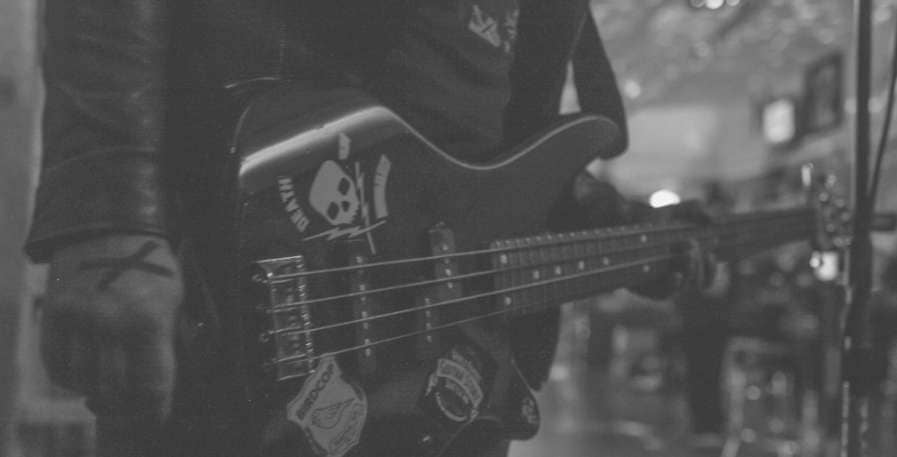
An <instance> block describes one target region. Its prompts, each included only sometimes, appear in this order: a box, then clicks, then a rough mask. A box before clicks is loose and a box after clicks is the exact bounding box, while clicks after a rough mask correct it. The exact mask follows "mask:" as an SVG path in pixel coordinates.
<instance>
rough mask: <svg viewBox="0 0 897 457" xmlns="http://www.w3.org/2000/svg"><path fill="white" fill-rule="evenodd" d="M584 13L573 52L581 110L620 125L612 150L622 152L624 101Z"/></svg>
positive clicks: (592, 23)
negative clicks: (617, 139) (616, 140)
mask: <svg viewBox="0 0 897 457" xmlns="http://www.w3.org/2000/svg"><path fill="white" fill-rule="evenodd" d="M585 16H586V17H585V20H584V22H583V24H582V29H581V30H580V33H579V41H577V43H576V47H575V49H574V51H573V57H572V62H573V82H574V84H575V85H576V93H577V95H578V97H579V105H580V108H581V109H582V111H583V112H586V113H594V114H600V115H602V116H606V117H608V118H610V119H612V120H614V121H615V122H616V123H617V125H618V126H619V127H620V133H621V135H620V140H619V144H618V145H617V147H616V148H613V149H611V150H613V151H616V153H617V154H621V153H622V152H623V151H624V150H625V149H626V145H627V142H628V132H627V128H626V114H625V113H624V109H623V100H622V97H621V96H620V90H619V89H618V88H617V81H616V78H615V76H614V72H613V68H612V67H611V64H610V61H609V60H608V58H607V52H606V51H605V50H604V43H603V42H602V41H601V35H599V34H598V26H597V25H596V24H595V16H594V15H593V14H592V11H591V9H588V10H587V11H586V14H585ZM602 158H605V159H606V158H609V157H602Z"/></svg>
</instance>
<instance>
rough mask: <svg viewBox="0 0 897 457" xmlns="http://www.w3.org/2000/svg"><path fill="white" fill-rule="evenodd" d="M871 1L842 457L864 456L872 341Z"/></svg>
mask: <svg viewBox="0 0 897 457" xmlns="http://www.w3.org/2000/svg"><path fill="white" fill-rule="evenodd" d="M871 15H872V0H857V2H856V124H855V132H854V133H855V143H854V145H855V161H854V170H853V171H854V177H853V199H854V205H853V208H854V214H853V241H852V243H851V246H850V252H849V257H848V260H849V262H848V267H847V268H848V270H847V275H848V276H847V277H848V285H847V290H846V293H847V297H846V298H847V300H846V301H847V304H848V313H847V320H846V321H845V327H844V340H843V343H842V344H843V346H842V349H843V355H842V357H843V359H842V360H843V364H842V367H843V378H842V384H841V395H842V404H841V414H842V417H841V419H842V421H843V422H842V423H841V457H866V456H868V449H867V441H866V432H867V431H868V428H869V427H868V425H869V394H870V390H871V387H872V386H871V383H870V380H869V373H870V365H871V354H872V338H871V336H872V335H871V321H870V310H869V295H870V287H871V274H872V244H871V241H870V238H869V230H870V223H871V214H872V207H871V206H872V202H870V201H869V199H868V192H869V142H870V137H869V92H870V90H869V89H870V88H869V86H870V81H871V78H870V66H871V58H870V57H871V50H872V39H871V36H872V33H871V32H872V21H871Z"/></svg>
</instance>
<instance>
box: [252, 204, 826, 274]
mask: <svg viewBox="0 0 897 457" xmlns="http://www.w3.org/2000/svg"><path fill="white" fill-rule="evenodd" d="M810 211H812V209H810V208H801V209H790V210H776V211H766V212H762V213H752V214H743V215H737V217H731V218H728V219H724V220H722V221H720V222H719V223H717V224H714V226H713V227H714V228H716V229H736V228H739V227H737V225H740V224H745V223H759V222H763V221H764V220H765V219H772V218H782V219H790V218H794V219H797V218H801V219H803V218H804V217H806V216H807V214H806V213H807V212H810ZM704 229H705V228H704V227H702V226H700V225H696V224H681V223H679V224H676V223H670V224H665V223H662V224H650V225H647V224H636V225H626V226H620V227H608V228H601V229H595V230H591V231H589V230H586V231H579V232H571V234H565V233H561V234H552V233H545V234H543V235H536V236H532V237H523V238H511V239H507V240H501V241H508V242H513V241H519V240H527V239H528V240H533V239H535V238H538V237H539V236H542V237H546V238H549V239H550V238H551V237H555V238H559V239H556V240H554V241H549V242H547V243H546V242H543V243H542V244H536V245H518V246H508V247H495V248H487V249H478V250H472V251H460V252H452V253H445V254H440V255H433V256H425V257H415V258H406V259H396V260H387V261H380V262H373V263H363V264H358V265H350V266H344V267H333V268H325V269H318V270H308V271H298V272H290V273H282V274H275V275H273V280H275V281H277V280H283V281H286V280H289V279H292V278H296V277H303V276H314V275H322V274H332V273H340V272H350V271H356V270H363V269H370V268H375V267H386V266H395V265H401V264H407V263H415V262H425V261H432V260H443V259H450V258H457V257H469V256H476V255H483V254H492V253H501V252H513V251H517V250H521V249H527V248H531V247H534V246H556V245H560V244H567V243H577V242H583V241H605V240H611V239H615V238H622V237H635V236H639V235H645V234H649V233H652V232H674V231H678V230H695V231H700V230H704ZM565 236H566V239H561V238H563V237H565ZM292 258H293V257H280V258H273V259H265V260H263V261H258V262H257V263H276V262H278V261H288V260H289V259H292ZM269 280H272V279H269Z"/></svg>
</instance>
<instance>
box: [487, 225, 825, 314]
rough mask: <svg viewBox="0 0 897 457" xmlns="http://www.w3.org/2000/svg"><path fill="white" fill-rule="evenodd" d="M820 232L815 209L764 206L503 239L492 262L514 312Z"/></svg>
mask: <svg viewBox="0 0 897 457" xmlns="http://www.w3.org/2000/svg"><path fill="white" fill-rule="evenodd" d="M815 230H816V216H815V211H814V210H813V209H811V208H799V209H791V210H778V211H765V212H757V213H747V214H739V215H734V216H730V217H728V218H725V219H723V220H720V221H718V222H717V223H715V224H713V225H712V226H706V227H702V226H696V225H690V224H676V223H668V224H653V225H632V226H622V227H613V228H605V229H597V230H591V231H584V232H572V233H560V234H545V235H541V236H534V237H527V238H518V239H511V240H503V241H497V242H494V243H492V245H491V248H492V249H493V250H494V251H495V252H494V253H493V254H491V256H492V258H491V262H492V267H493V268H494V269H495V270H497V271H498V273H497V275H496V280H495V290H496V291H497V292H501V293H500V294H497V296H498V303H499V304H500V305H501V306H503V307H504V308H505V309H506V310H507V311H508V312H509V313H510V314H527V313H530V312H535V311H538V310H541V309H543V308H545V307H546V306H553V305H556V304H560V303H564V302H567V301H570V300H575V299H579V298H584V297H587V296H591V295H595V294H597V293H602V292H609V291H612V290H614V289H618V288H621V287H627V286H632V285H635V284H639V283H643V282H645V281H650V280H652V279H658V278H663V277H667V276H668V275H670V274H672V271H673V269H674V266H675V265H676V264H678V263H681V262H687V259H688V257H689V255H690V252H692V251H693V250H695V249H698V248H700V249H702V250H704V251H707V250H709V251H711V252H713V253H714V254H715V255H716V256H717V258H718V259H719V260H721V261H727V262H728V261H732V260H736V259H739V258H743V257H747V256H750V255H753V254H756V253H759V252H762V251H764V250H766V249H769V248H772V247H775V246H778V245H781V244H786V243H790V242H794V241H800V240H809V239H810V238H811V237H812V236H813V234H814V233H815Z"/></svg>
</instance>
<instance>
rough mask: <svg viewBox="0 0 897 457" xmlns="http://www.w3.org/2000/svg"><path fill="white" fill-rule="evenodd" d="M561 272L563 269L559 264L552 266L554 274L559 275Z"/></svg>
mask: <svg viewBox="0 0 897 457" xmlns="http://www.w3.org/2000/svg"><path fill="white" fill-rule="evenodd" d="M563 273H564V270H563V269H561V267H560V266H557V267H554V274H556V275H558V276H560V275H562V274H563Z"/></svg>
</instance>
